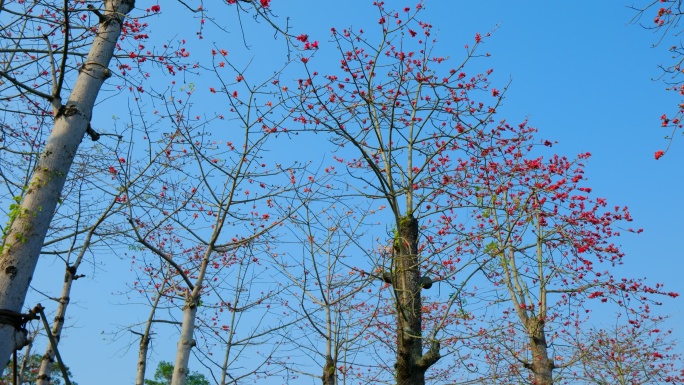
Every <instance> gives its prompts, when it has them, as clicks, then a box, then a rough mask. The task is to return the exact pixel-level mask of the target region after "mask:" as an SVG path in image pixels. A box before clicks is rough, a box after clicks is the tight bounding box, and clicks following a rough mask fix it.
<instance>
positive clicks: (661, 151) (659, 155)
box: [655, 150, 665, 160]
mask: <svg viewBox="0 0 684 385" xmlns="http://www.w3.org/2000/svg"><path fill="white" fill-rule="evenodd" d="M664 155H665V151H663V150H658V151H656V153H655V159H656V160H658V159H660V158H662V157H663V156H664Z"/></svg>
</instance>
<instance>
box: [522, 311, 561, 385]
mask: <svg viewBox="0 0 684 385" xmlns="http://www.w3.org/2000/svg"><path fill="white" fill-rule="evenodd" d="M527 324H528V325H527V333H528V335H529V336H530V350H531V354H532V364H529V365H527V368H528V369H530V370H531V371H532V373H533V375H534V384H535V385H552V384H553V369H554V368H555V366H554V364H553V359H551V358H549V355H548V346H547V343H546V333H544V322H543V321H540V320H538V319H536V318H530V319H528V322H527Z"/></svg>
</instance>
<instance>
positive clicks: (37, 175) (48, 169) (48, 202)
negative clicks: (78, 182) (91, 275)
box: [0, 0, 135, 372]
mask: <svg viewBox="0 0 684 385" xmlns="http://www.w3.org/2000/svg"><path fill="white" fill-rule="evenodd" d="M104 5H105V10H104V12H103V17H102V19H101V20H100V24H99V26H98V31H97V34H96V36H95V38H94V40H93V43H92V45H91V47H90V52H89V53H88V57H87V58H86V60H85V62H84V63H83V66H82V67H81V70H80V73H79V75H78V78H77V79H76V83H75V84H74V87H73V90H72V92H71V95H70V96H69V100H68V101H67V103H66V105H65V106H61V108H59V110H58V112H57V114H56V116H55V125H54V129H53V130H52V133H51V134H50V137H49V139H48V141H47V143H46V145H45V148H44V149H43V152H42V153H41V156H40V159H39V161H38V164H37V166H36V169H35V171H34V173H33V175H32V177H31V181H30V182H29V184H28V186H26V193H25V195H24V199H23V200H22V202H21V206H20V208H18V209H17V210H14V211H13V212H12V214H11V217H10V222H11V225H9V226H8V228H7V232H6V236H5V239H4V240H3V243H2V251H1V252H0V309H5V310H10V311H14V312H20V311H21V308H22V306H23V304H24V300H25V298H26V293H27V291H28V286H29V283H30V282H31V278H32V277H33V272H34V270H35V268H36V265H37V263H38V256H39V255H40V251H41V248H42V246H43V242H44V240H45V236H46V234H47V231H48V228H49V226H50V222H51V221H52V217H53V216H54V212H55V209H56V207H57V203H58V202H59V199H60V196H61V193H62V189H63V187H64V182H65V180H66V176H67V174H68V173H69V169H70V168H71V165H72V163H73V160H74V156H75V155H76V151H77V150H78V146H79V145H80V143H81V140H82V139H83V135H84V134H85V132H86V129H87V127H88V125H89V122H90V118H91V116H92V111H93V106H94V105H95V100H96V98H97V94H98V93H99V91H100V88H101V87H102V84H103V83H104V81H105V79H107V77H109V75H110V71H109V69H108V68H107V67H108V66H109V62H110V61H111V59H112V56H113V54H114V50H115V49H116V43H117V40H118V38H119V36H120V35H121V27H122V24H123V19H124V17H125V15H126V14H128V12H130V10H131V9H132V8H133V7H134V6H135V0H106V1H105V2H104ZM52 103H53V105H54V106H60V105H61V103H60V102H59V101H55V100H53V101H52ZM0 322H1V323H0V372H2V371H3V370H4V369H5V366H6V364H7V362H9V357H10V355H11V353H12V351H13V350H15V349H17V348H20V347H21V346H23V344H25V343H26V333H25V331H22V330H20V329H19V328H16V327H15V326H14V325H12V322H10V321H8V320H6V319H3V320H1V321H0Z"/></svg>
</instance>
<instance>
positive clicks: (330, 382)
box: [323, 355, 337, 385]
mask: <svg viewBox="0 0 684 385" xmlns="http://www.w3.org/2000/svg"><path fill="white" fill-rule="evenodd" d="M335 384H337V368H335V361H334V360H333V358H332V356H330V355H328V356H326V357H325V366H323V385H335Z"/></svg>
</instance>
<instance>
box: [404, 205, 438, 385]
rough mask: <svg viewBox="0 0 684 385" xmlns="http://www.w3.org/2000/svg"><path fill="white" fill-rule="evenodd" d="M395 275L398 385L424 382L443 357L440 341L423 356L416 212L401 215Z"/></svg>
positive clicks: (422, 384)
mask: <svg viewBox="0 0 684 385" xmlns="http://www.w3.org/2000/svg"><path fill="white" fill-rule="evenodd" d="M394 251H395V256H394V261H393V262H394V276H393V277H392V283H393V287H394V293H395V296H396V299H397V309H396V310H397V320H396V322H397V362H396V364H395V369H396V378H397V385H424V384H425V372H426V371H427V369H428V368H429V367H430V366H432V365H433V364H434V363H435V362H437V360H439V358H440V356H439V344H438V343H434V344H433V345H432V346H431V348H430V350H429V351H428V353H427V354H425V356H423V339H422V319H421V313H422V301H421V296H420V289H421V284H420V260H419V258H418V221H417V220H416V219H415V218H414V217H413V215H410V214H409V215H406V216H404V217H401V218H400V220H399V224H398V229H397V237H396V239H395V240H394Z"/></svg>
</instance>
